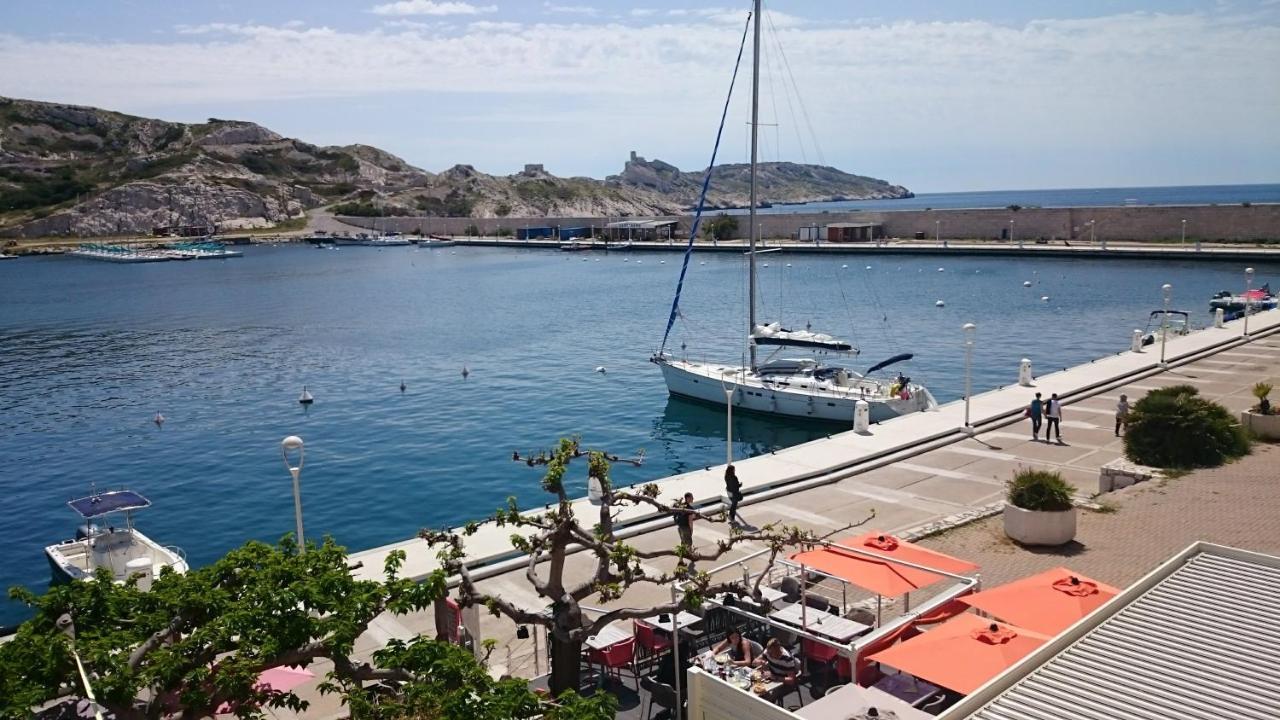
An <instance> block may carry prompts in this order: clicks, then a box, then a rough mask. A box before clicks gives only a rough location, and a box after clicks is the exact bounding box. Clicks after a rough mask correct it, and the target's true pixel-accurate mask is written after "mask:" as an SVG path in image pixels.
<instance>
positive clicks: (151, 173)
mask: <svg viewBox="0 0 1280 720" xmlns="http://www.w3.org/2000/svg"><path fill="white" fill-rule="evenodd" d="M195 159H196V153H194V152H185V153H177V154H175V155H165V156H163V157H155V158H151V159H149V160H147V161H146V164H145V165H143V166H142V167H139V168H138V169H136V170H130V171H129V172H127V173H125V176H124V180H142V179H145V178H152V177H155V176H157V175H163V174H164V173H167V172H169V171H170V170H176V169H177V168H180V167H182V166H183V165H186V164H187V163H189V162H191V161H192V160H195Z"/></svg>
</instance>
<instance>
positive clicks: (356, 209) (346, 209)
mask: <svg viewBox="0 0 1280 720" xmlns="http://www.w3.org/2000/svg"><path fill="white" fill-rule="evenodd" d="M329 210H330V211H331V212H333V214H334V215H350V216H353V217H387V216H390V215H391V214H392V213H391V208H388V207H385V206H383V205H375V204H373V203H370V202H359V201H352V202H344V203H338V204H337V205H333V206H332V207H330V208H329Z"/></svg>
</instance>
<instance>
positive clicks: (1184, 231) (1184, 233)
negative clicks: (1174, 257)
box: [1182, 220, 1187, 246]
mask: <svg viewBox="0 0 1280 720" xmlns="http://www.w3.org/2000/svg"><path fill="white" fill-rule="evenodd" d="M1182 244H1183V245H1184V246H1185V245H1186V244H1187V221H1186V220H1183V221H1182Z"/></svg>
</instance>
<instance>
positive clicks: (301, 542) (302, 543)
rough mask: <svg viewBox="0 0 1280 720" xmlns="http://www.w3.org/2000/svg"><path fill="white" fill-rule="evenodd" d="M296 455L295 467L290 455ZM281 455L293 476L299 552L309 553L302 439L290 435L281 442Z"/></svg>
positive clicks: (294, 513) (294, 516) (294, 509)
mask: <svg viewBox="0 0 1280 720" xmlns="http://www.w3.org/2000/svg"><path fill="white" fill-rule="evenodd" d="M293 453H296V455H297V458H298V464H297V465H294V464H293V463H292V462H291V461H290V460H289V455H290V454H293ZM280 455H281V456H282V457H284V466H285V467H286V468H288V469H289V474H290V475H292V476H293V518H294V520H295V521H296V522H297V525H298V552H299V553H304V552H306V551H307V542H306V539H305V538H304V537H303V536H302V489H301V487H300V486H299V480H298V478H299V476H300V475H302V456H303V450H302V438H300V437H298V436H297V435H290V436H289V437H287V438H285V439H284V440H282V441H281V442H280Z"/></svg>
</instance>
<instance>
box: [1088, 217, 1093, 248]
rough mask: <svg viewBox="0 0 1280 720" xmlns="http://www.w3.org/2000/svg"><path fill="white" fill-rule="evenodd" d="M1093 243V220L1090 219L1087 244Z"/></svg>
mask: <svg viewBox="0 0 1280 720" xmlns="http://www.w3.org/2000/svg"><path fill="white" fill-rule="evenodd" d="M1093 243H1094V233H1093V221H1092V220H1090V221H1089V244H1090V245H1092V244H1093Z"/></svg>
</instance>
